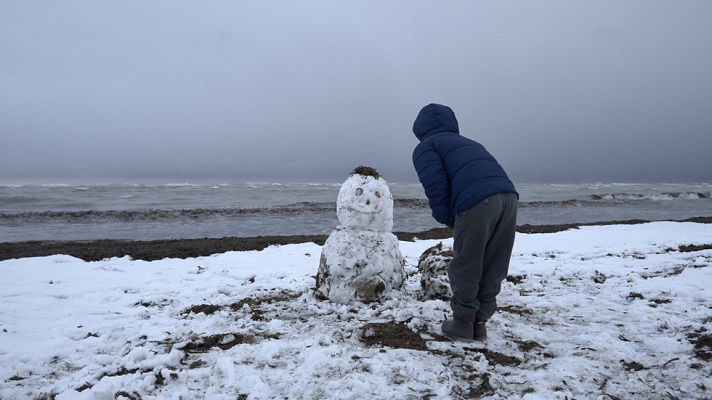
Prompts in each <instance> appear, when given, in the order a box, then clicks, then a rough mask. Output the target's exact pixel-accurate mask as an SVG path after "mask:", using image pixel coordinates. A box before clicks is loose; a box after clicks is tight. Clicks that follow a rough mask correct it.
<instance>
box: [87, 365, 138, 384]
mask: <svg viewBox="0 0 712 400" xmlns="http://www.w3.org/2000/svg"><path fill="white" fill-rule="evenodd" d="M137 372H139V369H138V368H132V369H126V367H124V366H121V367H120V368H119V369H117V370H116V371H114V372H109V373H107V374H104V375H102V376H100V377H99V378H98V379H97V380H99V381H100V380H101V379H102V378H104V377H105V376H123V375H131V374H135V373H137Z"/></svg>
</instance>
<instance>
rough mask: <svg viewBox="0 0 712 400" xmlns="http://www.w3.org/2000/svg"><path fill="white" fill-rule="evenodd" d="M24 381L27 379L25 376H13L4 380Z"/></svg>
mask: <svg viewBox="0 0 712 400" xmlns="http://www.w3.org/2000/svg"><path fill="white" fill-rule="evenodd" d="M25 379H27V377H26V376H25V377H22V376H19V375H13V376H11V377H9V378H7V379H6V380H8V381H23V380H25Z"/></svg>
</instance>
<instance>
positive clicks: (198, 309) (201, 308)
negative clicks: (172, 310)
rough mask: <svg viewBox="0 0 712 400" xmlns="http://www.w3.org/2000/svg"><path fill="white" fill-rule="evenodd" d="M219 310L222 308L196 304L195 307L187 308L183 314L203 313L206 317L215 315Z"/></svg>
mask: <svg viewBox="0 0 712 400" xmlns="http://www.w3.org/2000/svg"><path fill="white" fill-rule="evenodd" d="M219 309H220V306H216V305H214V304H196V305H194V306H190V307H188V308H186V309H185V310H184V311H183V312H182V313H181V314H183V315H188V314H190V313H193V314H199V313H203V314H205V315H210V314H213V313H215V312H216V311H217V310H219Z"/></svg>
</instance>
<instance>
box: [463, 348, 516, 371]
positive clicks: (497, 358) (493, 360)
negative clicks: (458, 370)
mask: <svg viewBox="0 0 712 400" xmlns="http://www.w3.org/2000/svg"><path fill="white" fill-rule="evenodd" d="M462 349H463V350H465V351H474V352H477V353H480V354H482V355H483V356H485V358H486V359H487V361H488V362H489V363H490V364H492V365H503V366H505V367H516V366H518V365H519V364H521V363H522V360H520V359H518V358H517V357H513V356H508V355H506V354H502V353H498V352H496V351H492V350H488V349H484V348H482V349H479V348H474V347H463V348H462Z"/></svg>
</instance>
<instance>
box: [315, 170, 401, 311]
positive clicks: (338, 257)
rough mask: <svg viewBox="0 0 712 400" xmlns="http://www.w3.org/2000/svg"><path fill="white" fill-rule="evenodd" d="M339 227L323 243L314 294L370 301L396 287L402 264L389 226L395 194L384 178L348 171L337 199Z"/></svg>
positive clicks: (335, 299) (338, 299)
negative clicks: (348, 175)
mask: <svg viewBox="0 0 712 400" xmlns="http://www.w3.org/2000/svg"><path fill="white" fill-rule="evenodd" d="M336 214H337V216H338V219H339V226H337V227H336V229H335V230H334V231H333V232H332V233H331V234H330V235H329V238H328V239H327V240H326V242H325V243H324V246H323V248H322V252H321V259H320V263H319V272H318V273H317V276H316V286H317V292H319V293H320V294H321V295H323V296H324V297H327V298H329V299H330V300H331V301H333V302H336V303H341V304H348V303H351V302H353V301H355V300H358V301H362V302H365V303H370V302H374V301H378V300H380V299H381V298H382V297H383V296H384V295H385V294H386V293H388V292H389V291H391V290H393V289H398V288H400V287H401V285H402V284H403V281H404V279H405V271H404V269H403V266H404V264H405V262H404V260H403V256H402V255H401V252H400V249H399V248H398V238H396V236H395V235H394V234H393V233H391V229H392V227H393V197H392V195H391V192H390V189H389V188H388V185H387V184H386V182H385V181H384V180H383V179H382V178H376V177H373V176H365V175H360V174H354V175H351V176H350V177H349V178H348V179H346V181H345V182H344V183H343V185H341V189H340V190H339V196H338V198H337V201H336Z"/></svg>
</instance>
